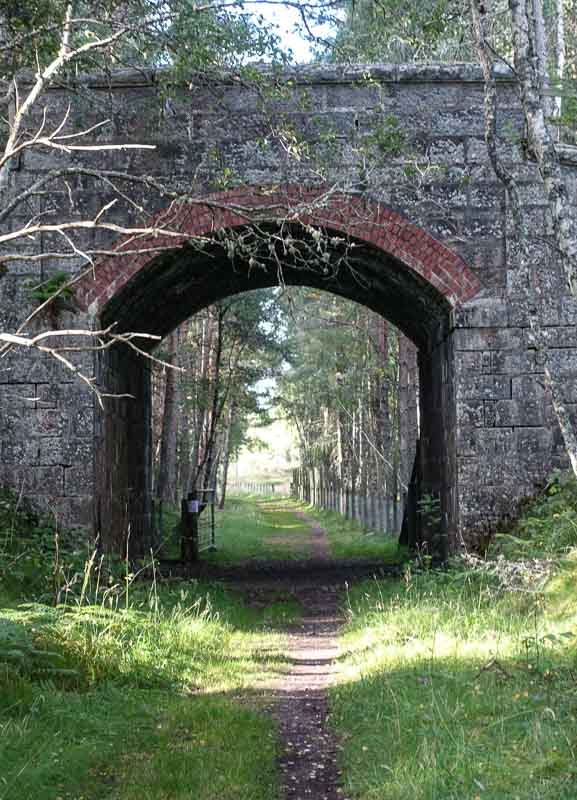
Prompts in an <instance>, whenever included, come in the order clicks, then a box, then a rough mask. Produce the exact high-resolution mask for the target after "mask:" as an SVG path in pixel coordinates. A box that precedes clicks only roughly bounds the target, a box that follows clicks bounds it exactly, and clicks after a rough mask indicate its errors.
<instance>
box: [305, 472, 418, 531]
mask: <svg viewBox="0 0 577 800" xmlns="http://www.w3.org/2000/svg"><path fill="white" fill-rule="evenodd" d="M291 496H292V497H294V498H296V499H297V500H301V501H303V502H305V503H310V504H311V505H313V506H316V507H317V508H322V509H324V510H326V511H334V512H336V513H337V514H342V515H343V516H344V517H346V518H347V519H354V520H356V521H357V522H360V523H361V525H362V526H363V527H364V528H365V529H366V530H372V531H377V532H380V533H384V534H387V535H390V536H397V535H398V534H399V533H400V531H401V526H402V524H403V512H404V508H405V504H406V497H405V496H402V497H399V496H397V497H387V496H385V495H381V494H378V493H358V492H353V491H351V490H350V489H344V488H342V487H339V486H330V485H323V486H315V487H311V486H308V485H306V484H304V483H300V482H293V484H292V485H291Z"/></svg>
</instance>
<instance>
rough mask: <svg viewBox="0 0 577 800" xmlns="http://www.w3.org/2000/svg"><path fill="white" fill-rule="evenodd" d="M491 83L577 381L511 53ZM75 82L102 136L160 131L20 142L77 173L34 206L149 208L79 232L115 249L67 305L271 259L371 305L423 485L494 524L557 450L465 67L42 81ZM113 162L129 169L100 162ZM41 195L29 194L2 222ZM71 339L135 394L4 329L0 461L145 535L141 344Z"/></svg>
mask: <svg viewBox="0 0 577 800" xmlns="http://www.w3.org/2000/svg"><path fill="white" fill-rule="evenodd" d="M498 95H499V129H500V135H501V141H500V152H501V156H502V157H503V159H505V161H506V163H507V165H508V166H509V168H510V169H511V170H513V172H514V173H515V174H516V176H517V179H518V181H519V186H520V190H521V192H522V196H523V200H524V204H525V213H526V215H527V216H528V218H529V220H530V224H531V230H532V232H533V235H534V242H533V243H532V244H533V246H534V252H535V254H536V255H535V257H536V259H537V260H538V261H539V264H540V266H539V269H540V275H541V279H542V280H543V281H545V282H546V294H547V297H548V305H547V308H545V309H544V310H543V323H544V325H545V326H546V327H547V335H548V338H549V341H550V343H551V348H552V353H551V357H552V360H553V363H554V364H555V366H556V368H557V369H558V370H559V372H560V373H561V374H562V375H563V376H564V387H565V392H566V400H567V402H568V403H569V404H575V403H577V334H576V333H575V326H574V323H575V320H576V318H577V305H576V303H575V301H574V300H573V299H572V298H571V297H569V296H568V293H567V291H566V289H565V286H564V284H563V283H562V282H561V281H560V280H559V279H558V278H557V277H556V272H555V270H553V269H551V259H552V256H551V253H550V252H549V250H548V248H547V244H546V240H547V235H548V221H547V213H546V210H545V208H544V202H543V194H542V189H541V185H540V182H539V178H538V175H537V173H536V169H535V167H534V165H533V164H532V163H531V162H530V161H529V160H527V158H526V155H525V153H524V150H523V122H522V115H521V112H520V107H519V103H518V100H517V95H516V87H515V84H514V82H513V81H512V79H511V78H510V76H508V75H507V74H506V73H503V75H502V76H501V77H500V80H499V91H498ZM69 104H72V113H71V114H70V115H69V119H70V121H69V123H68V128H67V130H69V131H71V130H82V129H88V128H90V127H91V126H92V125H96V124H97V123H99V122H101V121H102V120H103V119H108V120H110V123H109V124H108V125H105V126H102V127H98V128H96V129H95V131H94V132H93V133H92V134H90V137H91V141H93V142H94V144H98V145H103V144H105V145H106V144H115V143H116V144H126V143H131V142H132V143H137V144H148V145H154V149H150V150H139V149H127V148H125V147H118V149H115V150H108V151H106V152H99V151H95V152H75V153H73V154H72V155H71V154H58V153H56V154H55V152H54V151H53V150H49V149H46V150H39V149H31V150H30V151H29V152H25V153H24V154H23V155H22V157H21V159H20V160H19V161H18V163H15V164H13V165H12V168H11V173H10V182H11V186H10V191H12V192H14V193H17V192H18V191H22V189H25V188H27V187H29V186H30V185H31V184H33V183H34V181H35V180H37V179H38V177H39V176H42V175H45V174H46V173H47V172H48V171H50V170H55V169H59V168H61V167H63V166H67V167H70V166H71V165H72V166H73V167H74V168H75V169H76V173H75V174H74V175H73V176H72V177H71V178H69V179H68V185H67V186H63V185H61V186H60V187H59V188H58V189H57V190H53V191H50V192H46V191H43V192H39V193H36V194H34V195H33V196H32V197H31V199H30V202H33V203H34V209H33V210H34V213H35V214H42V215H43V217H42V218H43V219H44V220H50V219H51V218H52V219H55V220H56V219H62V218H63V217H64V218H66V219H70V220H74V219H87V218H90V219H94V218H95V217H96V216H97V215H98V213H99V211H100V209H102V208H103V207H104V206H108V204H110V203H111V202H112V201H114V202H113V205H110V206H109V208H108V210H107V212H106V214H105V215H103V217H102V219H105V220H106V221H108V222H112V223H115V224H117V225H118V226H120V227H121V228H123V229H126V228H131V227H132V228H134V229H137V228H138V227H139V226H142V225H145V226H146V227H147V228H148V231H149V232H148V233H145V234H139V235H138V236H137V237H135V236H134V235H130V234H125V235H123V236H120V237H119V236H118V235H115V234H114V232H113V231H111V230H109V229H105V230H101V229H99V228H98V227H96V228H91V229H89V230H86V231H81V232H80V234H79V235H78V236H79V238H77V240H76V242H77V246H78V248H79V249H90V248H92V249H96V250H99V251H100V252H101V253H102V256H101V258H100V259H99V260H97V262H96V265H95V266H94V268H93V269H90V270H89V271H88V273H86V274H85V275H84V277H82V278H80V279H79V281H78V282H77V284H76V288H75V294H76V303H77V305H78V310H77V313H76V315H75V316H73V315H72V314H68V313H64V314H62V315H61V316H60V318H59V319H58V320H57V321H56V323H55V324H57V325H58V326H59V327H61V328H67V327H79V326H82V325H88V326H90V327H92V328H97V329H100V328H103V327H106V326H107V325H109V324H111V323H113V322H114V323H116V325H117V329H118V330H124V331H144V332H148V333H153V334H157V335H160V336H164V335H166V334H168V333H169V332H170V331H171V330H173V329H174V328H175V327H176V326H177V325H178V324H179V323H180V322H182V321H183V320H184V319H186V318H187V317H189V316H191V315H192V314H194V313H195V312H197V311H199V310H200V309H202V308H203V307H205V306H206V305H207V304H210V303H213V302H214V301H216V300H218V299H221V298H224V297H226V296H229V295H231V294H235V293H238V292H243V291H247V290H250V289H255V288H261V287H267V286H275V285H278V283H279V281H284V283H286V284H293V285H307V286H313V287H317V288H319V289H324V290H326V291H329V292H335V293H337V294H340V295H342V296H344V297H347V298H350V299H353V300H356V301H357V302H360V303H363V304H365V305H366V306H368V307H370V308H371V309H373V310H375V311H377V312H379V313H381V314H382V315H383V316H384V317H386V318H387V319H388V320H390V321H391V322H392V323H394V324H395V325H396V326H397V327H398V328H400V330H401V331H403V333H405V334H406V336H407V337H409V338H410V339H411V340H412V341H413V342H414V343H415V345H416V346H417V348H418V354H419V361H418V363H419V374H420V447H419V457H418V465H417V466H418V469H417V470H416V472H415V478H416V481H417V484H418V489H417V491H418V492H420V493H421V494H434V495H436V496H438V497H439V498H440V500H441V509H442V516H443V533H444V536H445V542H446V543H447V544H448V547H449V548H450V549H454V548H456V547H458V546H459V544H460V543H461V542H462V541H463V540H464V541H465V542H467V543H471V544H474V543H475V542H478V541H479V539H483V538H484V537H485V536H486V535H487V534H488V533H489V532H490V531H491V530H492V529H494V527H495V525H497V524H499V523H500V522H502V521H503V520H504V519H507V518H509V517H510V516H511V515H514V514H515V510H516V507H517V506H518V503H519V501H521V500H522V499H523V498H525V497H527V496H531V495H532V494H534V493H535V491H536V489H537V488H538V487H539V486H540V485H541V484H542V483H543V482H544V480H545V479H546V478H547V476H548V475H549V474H550V472H551V470H552V469H554V468H556V467H560V466H563V465H564V464H565V457H564V451H563V446H562V441H561V437H560V434H559V431H558V429H557V426H556V424H555V422H554V418H553V413H552V408H551V402H550V398H549V397H548V394H547V392H546V390H545V388H544V385H543V380H542V373H543V369H542V365H541V364H540V363H539V361H538V358H537V355H536V352H535V350H534V349H533V348H532V346H531V342H530V338H529V335H528V322H527V319H526V317H525V315H524V313H523V298H524V292H525V288H526V287H525V286H524V285H523V283H522V281H521V280H520V276H519V271H518V270H517V269H516V264H515V263H513V262H512V261H511V259H510V258H509V249H510V245H509V235H510V232H511V220H510V215H509V213H508V208H507V198H506V195H505V193H504V191H503V188H502V186H501V185H500V183H499V182H498V181H497V179H496V178H495V176H494V174H493V172H492V170H491V166H490V164H489V162H488V158H487V153H486V147H485V144H484V139H483V133H484V121H483V84H482V80H481V75H480V72H479V70H478V69H477V68H476V67H474V66H470V65H461V66H384V65H377V66H369V67H355V68H350V67H347V68H345V67H339V66H330V67H327V66H323V67H311V68H308V69H305V68H303V69H302V70H300V71H296V72H294V73H291V74H290V75H281V76H277V77H276V78H275V81H274V91H273V90H271V89H270V85H269V84H268V83H267V82H266V81H261V82H257V83H256V84H255V85H254V86H252V85H251V86H246V85H243V84H241V83H240V82H239V81H234V80H232V79H227V78H223V79H221V80H215V81H214V82H213V83H212V84H200V85H197V84H196V83H195V81H194V80H192V81H191V82H190V83H189V84H187V85H167V83H166V81H165V79H164V76H163V74H162V73H160V74H158V73H148V72H143V71H137V72H136V71H135V72H122V73H118V74H113V75H112V76H108V77H106V78H98V77H89V78H86V79H84V80H82V81H79V82H78V84H77V85H75V86H71V85H67V86H64V87H63V86H56V85H55V86H53V87H51V88H50V90H49V106H48V119H49V121H53V122H54V123H56V122H57V121H58V120H59V119H61V118H62V116H63V115H64V113H65V112H66V109H67V107H68V106H69ZM39 123H40V111H39V112H38V116H37V118H36V121H34V120H32V123H31V124H32V127H33V126H34V124H36V125H38V124H39ZM85 141H86V140H85ZM567 169H570V167H568V168H567ZM101 170H112V171H114V172H117V173H118V174H119V175H120V174H122V173H125V172H128V173H130V174H131V175H133V176H136V177H137V178H138V179H140V180H139V182H134V181H133V182H128V183H126V182H125V183H122V179H121V178H118V180H116V179H110V180H107V181H103V180H102V179H101V178H99V176H98V172H99V171H101ZM182 193H184V194H186V200H185V201H182V202H181V201H176V200H175V199H174V198H175V197H177V196H178V195H179V194H182ZM30 215H31V211H30V209H29V208H28V207H26V208H25V209H23V210H20V211H19V212H18V213H16V214H15V215H14V216H13V218H12V219H11V221H10V224H11V226H12V227H17V226H18V225H21V224H22V223H23V222H26V221H27V220H29V218H30ZM51 247H52V251H54V249H56V250H58V247H55V248H54V246H53V245H52V243H51V242H50V240H49V235H48V234H43V236H42V237H38V239H36V240H33V241H26V245H25V246H22V253H23V256H24V255H25V254H26V255H30V254H32V255H34V254H36V255H40V254H43V258H42V259H41V261H40V263H41V265H42V277H43V278H48V277H49V276H50V275H51V274H53V273H54V272H55V271H57V270H63V269H64V270H66V271H69V272H71V273H74V271H75V270H78V268H79V267H80V266H81V265H82V263H83V262H82V259H79V260H76V261H75V260H73V259H72V260H71V259H65V260H63V259H62V258H59V257H58V256H57V255H50V250H51ZM31 279H33V280H35V281H37V280H38V265H37V262H35V263H33V264H31V263H30V262H29V261H26V260H25V259H24V258H23V260H22V262H16V264H14V263H13V262H11V268H10V272H9V273H8V275H6V276H5V277H4V278H3V279H2V281H0V292H1V295H2V312H1V316H2V320H1V322H2V326H3V329H4V330H14V329H15V327H16V325H17V323H18V322H19V321H20V319H21V317H22V314H23V311H22V309H24V310H25V309H26V307H27V304H28V306H29V304H30V298H29V291H28V290H27V288H26V285H27V283H28V282H29V281H30V280H31ZM38 324H39V325H41V324H42V322H40V323H38ZM78 359H79V361H78V363H79V364H80V365H81V366H82V367H83V369H84V370H86V371H88V373H90V374H95V375H96V376H97V378H98V382H99V385H100V386H101V387H102V388H103V389H104V390H106V391H108V392H113V393H115V394H120V395H124V394H130V395H132V396H133V397H134V399H126V398H124V399H123V398H117V399H110V400H107V401H106V402H105V407H104V410H100V408H99V407H98V404H97V403H96V402H95V398H94V396H93V395H92V394H91V393H90V392H89V391H88V390H87V389H86V388H83V386H82V385H81V384H80V383H79V382H78V381H77V380H75V379H74V377H73V376H72V375H71V374H70V373H69V372H67V371H65V370H63V369H62V368H60V367H59V366H58V365H57V364H56V363H55V362H54V361H53V360H51V359H49V358H44V357H40V356H37V355H35V354H33V353H28V352H26V353H22V352H21V351H20V352H13V353H12V354H11V355H10V356H9V357H7V358H4V359H3V360H2V361H1V362H0V422H1V434H2V437H1V450H0V480H2V481H4V482H8V483H10V484H14V485H17V486H19V487H20V486H21V487H23V491H24V493H25V494H27V495H32V496H35V497H36V498H37V499H38V500H40V501H41V502H42V503H43V504H44V505H45V506H47V507H50V508H52V509H54V510H55V511H56V512H57V513H58V514H59V515H60V517H61V519H62V520H63V522H65V523H66V524H81V525H92V526H94V529H95V530H96V531H97V532H98V533H100V535H101V537H102V541H104V543H105V544H107V545H108V546H110V547H120V546H121V544H122V541H123V540H124V537H125V536H126V533H127V531H128V529H129V528H130V531H131V539H132V541H133V542H139V543H140V546H141V547H142V548H144V547H145V546H146V543H147V541H148V537H149V534H150V514H151V496H150V476H151V469H150V465H151V448H150V442H151V433H150V362H149V361H147V360H146V359H144V358H143V357H141V356H139V355H137V354H136V353H135V352H134V351H132V350H130V349H128V348H120V347H117V348H114V349H111V350H108V351H106V352H104V353H101V354H99V355H98V356H97V357H95V356H93V355H92V354H90V353H83V354H81V355H80V356H79V357H78ZM421 535H425V536H426V533H421Z"/></svg>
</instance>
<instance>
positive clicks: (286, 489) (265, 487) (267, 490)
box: [227, 480, 290, 497]
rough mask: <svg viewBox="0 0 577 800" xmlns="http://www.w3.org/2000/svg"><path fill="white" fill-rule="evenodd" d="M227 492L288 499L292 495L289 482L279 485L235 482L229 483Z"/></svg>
mask: <svg viewBox="0 0 577 800" xmlns="http://www.w3.org/2000/svg"><path fill="white" fill-rule="evenodd" d="M227 491H229V492H231V493H233V494H234V493H235V492H239V493H241V494H260V495H266V496H269V495H278V496H279V497H288V496H289V495H290V483H288V481H286V482H284V483H279V482H278V481H275V482H273V481H240V480H234V481H229V482H228V483H227Z"/></svg>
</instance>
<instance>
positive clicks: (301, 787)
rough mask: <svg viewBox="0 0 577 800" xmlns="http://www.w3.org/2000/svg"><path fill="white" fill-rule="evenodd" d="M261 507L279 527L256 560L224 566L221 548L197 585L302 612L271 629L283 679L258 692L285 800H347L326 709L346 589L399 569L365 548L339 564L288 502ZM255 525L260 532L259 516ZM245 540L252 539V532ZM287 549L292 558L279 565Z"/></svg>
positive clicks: (319, 531)
mask: <svg viewBox="0 0 577 800" xmlns="http://www.w3.org/2000/svg"><path fill="white" fill-rule="evenodd" d="M256 506H257V508H258V509H259V513H260V512H263V513H264V514H265V517H268V515H271V518H275V519H276V520H277V523H278V524H277V528H276V529H273V531H272V532H271V528H268V527H267V526H265V529H266V534H265V535H264V536H263V538H261V539H260V542H259V548H260V552H259V555H258V557H254V556H253V557H251V558H248V559H242V558H241V559H240V563H239V559H238V555H239V550H237V551H236V555H237V558H233V559H232V561H227V559H226V554H225V551H226V547H227V545H226V544H225V543H224V542H223V553H224V555H223V560H222V561H221V562H220V563H218V564H217V563H213V564H210V563H208V564H206V563H205V564H204V565H203V566H202V572H201V573H200V574H199V577H204V578H213V579H214V578H216V579H221V580H224V582H225V583H228V584H229V585H230V586H231V588H233V589H234V590H235V591H238V592H240V593H241V594H242V596H243V599H244V602H246V603H247V605H249V606H252V607H254V608H260V609H263V608H266V607H269V606H272V605H274V604H275V603H276V602H278V601H279V599H282V600H284V601H285V602H286V601H289V602H292V603H293V604H294V605H295V606H297V607H298V608H299V609H300V613H299V615H298V618H297V620H296V621H293V622H291V623H289V624H287V623H286V622H284V623H282V624H279V625H278V626H276V625H275V626H274V627H275V628H276V629H277V630H278V631H279V632H281V633H282V634H283V637H284V639H285V642H286V653H285V655H286V659H287V669H286V671H284V672H282V673H280V674H279V673H278V672H276V673H274V674H273V675H271V676H269V677H268V678H265V680H264V681H263V683H262V684H261V685H260V689H261V690H262V691H263V693H264V697H263V698H262V699H263V701H264V706H265V708H267V710H268V712H269V713H270V714H271V716H272V717H273V719H274V721H275V724H276V726H277V730H278V733H279V737H280V744H281V754H280V764H279V766H280V774H281V789H282V797H283V800H350V798H347V794H346V791H345V789H344V780H343V776H342V775H341V773H340V770H339V765H338V761H339V759H338V754H339V741H338V739H337V737H336V736H335V733H334V731H333V729H332V726H331V725H330V710H329V703H328V690H329V689H330V687H331V686H332V685H333V684H334V683H336V682H337V681H338V680H339V661H338V656H339V652H340V648H339V635H340V631H341V628H342V627H343V625H344V623H345V616H344V612H343V600H344V597H345V594H346V589H347V585H348V584H350V583H352V582H354V581H356V580H362V579H365V578H368V577H372V576H373V575H375V574H379V575H382V574H385V573H394V572H395V568H394V567H391V566H390V565H387V564H386V563H384V561H383V559H382V558H381V559H379V558H377V557H376V556H375V554H374V553H373V554H368V553H366V552H363V550H362V548H360V552H359V555H358V556H353V557H349V558H336V557H335V556H334V554H333V553H332V552H331V548H330V543H329V535H328V534H327V531H326V530H325V529H324V528H323V527H322V526H321V525H320V524H319V523H318V522H317V521H316V520H315V519H313V518H312V517H311V516H309V515H308V514H306V513H305V512H303V511H301V510H299V509H297V508H294V507H291V506H290V505H289V504H287V503H286V502H285V503H283V501H280V502H279V503H278V504H277V503H276V502H274V501H271V500H266V501H260V502H259V501H257V503H256ZM279 517H280V519H279ZM255 524H256V528H258V527H259V526H260V522H259V518H258V516H257V517H255ZM246 535H247V538H249V537H252V536H254V531H252V532H250V531H247V533H246ZM357 537H358V534H357ZM282 548H290V551H289V549H287V550H285V551H284V557H281V558H279V555H280V554H281V552H282ZM273 554H274V555H273ZM267 555H269V556H270V555H273V560H270V559H267Z"/></svg>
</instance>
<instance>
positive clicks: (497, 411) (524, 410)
mask: <svg viewBox="0 0 577 800" xmlns="http://www.w3.org/2000/svg"><path fill="white" fill-rule="evenodd" d="M546 421H547V407H546V404H545V402H544V401H538V400H535V399H525V400H495V401H493V402H488V403H486V404H485V425H486V426H487V427H491V428H503V427H504V428H508V427H511V426H516V425H544V424H545V423H546Z"/></svg>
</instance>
